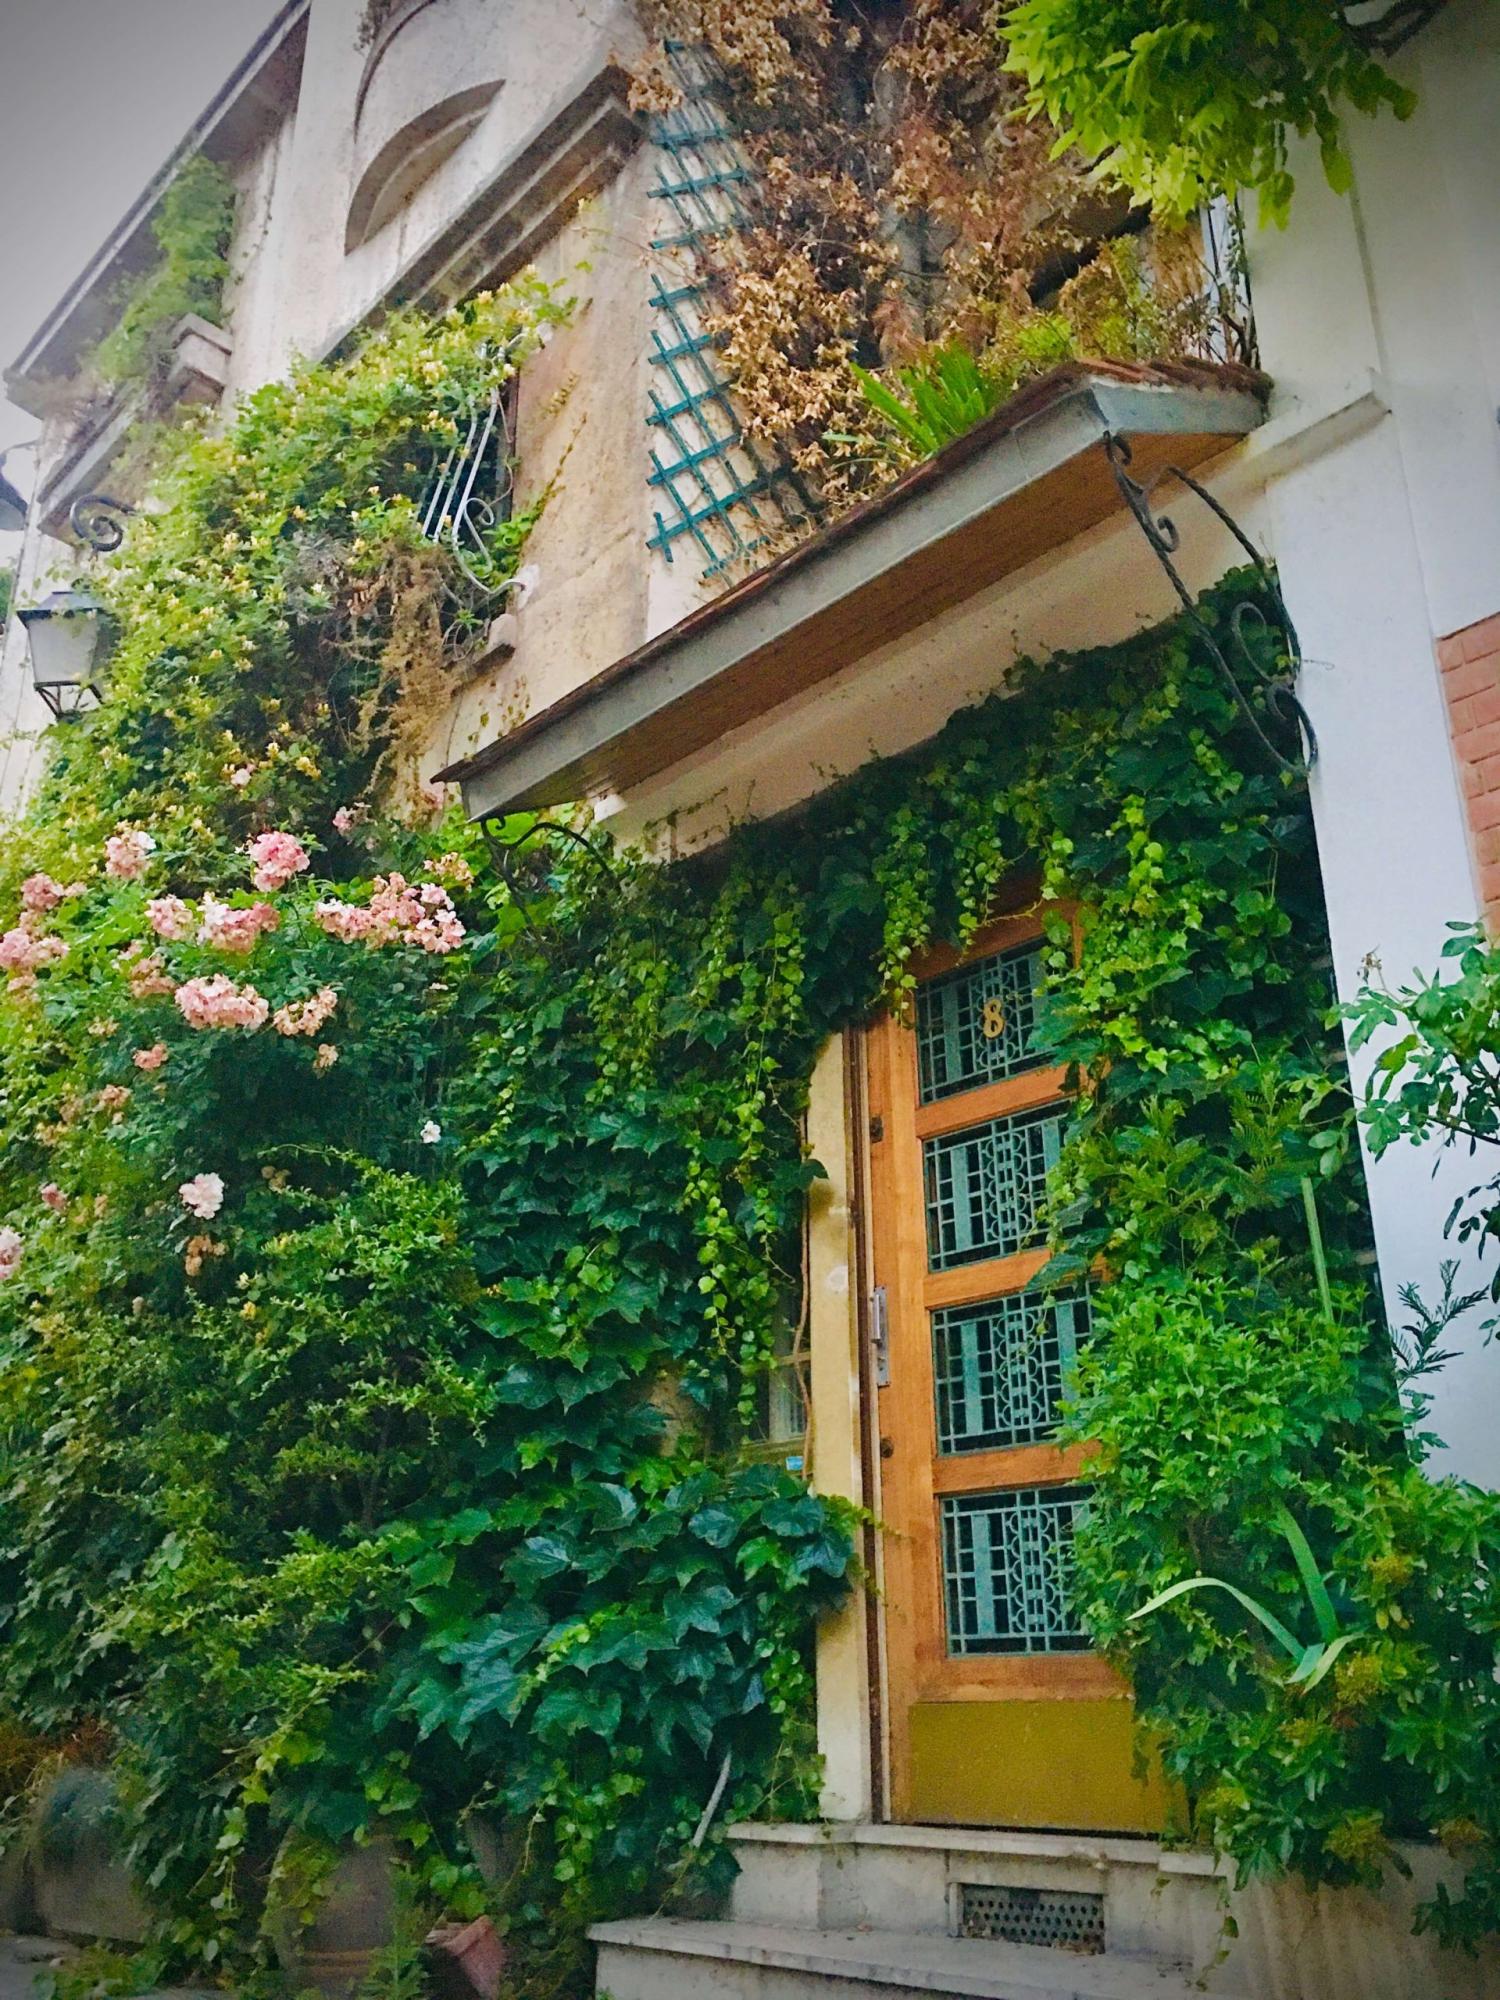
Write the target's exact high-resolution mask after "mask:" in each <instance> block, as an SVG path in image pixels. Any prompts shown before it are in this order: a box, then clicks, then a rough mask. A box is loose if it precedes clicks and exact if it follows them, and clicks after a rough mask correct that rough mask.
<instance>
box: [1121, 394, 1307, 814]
mask: <svg viewBox="0 0 1500 2000" xmlns="http://www.w3.org/2000/svg"><path fill="white" fill-rule="evenodd" d="M1104 449H1105V452H1106V454H1107V455H1108V458H1109V463H1110V469H1111V470H1112V471H1113V473H1114V475H1115V484H1116V485H1117V486H1118V487H1119V489H1120V493H1121V495H1122V497H1123V498H1124V501H1125V504H1126V506H1127V507H1128V508H1129V509H1130V511H1131V513H1132V514H1133V515H1134V516H1135V519H1136V523H1137V525H1138V526H1139V528H1140V530H1141V533H1142V534H1143V535H1144V536H1145V537H1146V540H1147V541H1148V542H1149V543H1150V545H1151V549H1152V552H1153V554H1154V555H1155V557H1156V559H1157V561H1158V562H1159V563H1160V564H1161V566H1162V568H1163V569H1164V570H1165V571H1166V573H1167V577H1168V579H1169V581H1170V582H1171V585H1172V588H1173V590H1174V591H1176V593H1177V597H1178V600H1179V601H1180V603H1181V605H1182V608H1183V611H1184V613H1185V614H1186V616H1187V618H1188V621H1189V623H1190V624H1191V625H1192V627H1193V629H1194V631H1195V632H1196V633H1197V634H1198V637H1199V638H1200V639H1201V640H1202V641H1203V644H1204V645H1205V646H1206V647H1207V649H1208V652H1209V655H1210V657H1211V658H1212V660H1213V662H1214V664H1215V666H1217V668H1218V669H1219V672H1220V673H1221V674H1222V675H1223V676H1224V681H1225V684H1226V686H1227V687H1228V688H1229V691H1230V693H1231V694H1232V695H1233V696H1234V699H1235V701H1236V703H1237V704H1238V706H1239V709H1240V712H1241V714H1242V715H1243V716H1244V718H1245V720H1246V722H1248V723H1249V725H1250V728H1251V730H1252V731H1253V733H1254V735H1255V738H1256V741H1257V742H1258V743H1259V744H1260V746H1261V748H1262V749H1263V750H1264V751H1265V753H1266V755H1267V757H1269V758H1270V760H1271V762H1272V763H1273V764H1274V765H1275V767H1276V769H1277V770H1278V771H1282V772H1284V773H1285V774H1286V775H1287V776H1288V777H1293V778H1299V779H1305V778H1306V776H1307V774H1308V772H1309V771H1310V770H1311V769H1312V767H1313V765H1314V764H1316V763H1317V761H1318V738H1317V732H1316V731H1315V730H1314V728H1313V726H1312V723H1311V721H1310V720H1309V718H1308V714H1307V711H1306V709H1305V708H1304V707H1303V706H1302V703H1301V702H1300V701H1299V700H1298V699H1297V695H1296V691H1295V690H1296V680H1297V675H1298V673H1299V671H1300V670H1301V666H1302V652H1301V648H1300V646H1299V645H1298V641H1297V631H1296V627H1295V626H1294V625H1293V624H1292V620H1291V614H1290V613H1289V612H1288V610H1287V608H1286V603H1285V600H1284V599H1283V597H1282V595H1281V586H1280V584H1279V583H1278V581H1277V579H1276V572H1275V571H1274V569H1272V567H1271V565H1270V564H1269V563H1268V562H1267V561H1266V558H1265V557H1264V556H1263V555H1262V554H1261V552H1260V550H1259V549H1258V548H1257V547H1256V546H1255V544H1254V542H1252V541H1251V540H1250V537H1249V536H1248V535H1247V534H1246V533H1245V531H1244V529H1243V528H1241V526H1240V525H1239V523H1238V521H1236V520H1235V518H1234V516H1233V515H1232V514H1231V513H1230V512H1229V511H1228V509H1227V508H1226V507H1223V506H1221V504H1220V503H1219V502H1218V501H1217V500H1216V499H1215V498H1214V496H1213V495H1212V493H1210V492H1209V491H1208V489H1207V487H1205V486H1202V485H1200V484H1199V482H1198V481H1197V480H1196V479H1194V478H1193V477H1192V475H1191V474H1190V473H1187V472H1184V471H1183V470H1182V468H1181V466H1178V465H1168V466H1164V467H1163V468H1162V470H1161V471H1160V472H1159V473H1158V474H1157V475H1156V477H1155V478H1154V479H1153V480H1152V481H1151V483H1150V484H1149V485H1143V484H1142V482H1141V481H1140V480H1139V479H1136V478H1135V477H1134V476H1133V475H1132V473H1131V471H1130V464H1131V450H1130V444H1129V441H1128V440H1127V439H1125V438H1123V437H1117V436H1115V435H1114V434H1113V433H1111V434H1110V435H1109V436H1107V437H1106V438H1105V440H1104ZM1163 479H1175V480H1177V481H1178V482H1179V483H1180V484H1181V485H1183V486H1185V487H1186V488H1187V489H1188V491H1189V492H1190V493H1193V494H1196V496H1197V497H1198V499H1200V500H1201V501H1202V502H1203V504H1204V506H1205V507H1207V508H1208V510H1209V511H1210V513H1212V514H1214V515H1215V516H1216V517H1217V519H1218V520H1219V521H1220V522H1221V523H1222V524H1223V526H1224V527H1226V528H1227V529H1228V530H1229V532H1230V534H1231V535H1233V537H1234V539H1235V540H1236V541H1237V542H1238V543H1239V545H1240V547H1241V548H1242V549H1243V550H1244V551H1245V554H1246V555H1247V556H1248V557H1249V559H1250V562H1251V564H1252V565H1253V567H1254V568H1255V570H1256V571H1257V572H1258V574H1259V575H1260V577H1261V579H1262V581H1263V582H1264V584H1265V588H1266V595H1267V596H1268V598H1269V599H1270V601H1271V603H1272V604H1273V605H1274V606H1275V609H1276V614H1277V616H1276V626H1277V628H1278V629H1279V632H1280V637H1281V641H1282V652H1283V654H1284V656H1285V659H1286V670H1285V672H1283V673H1279V674H1267V673H1266V671H1265V670H1264V668H1263V667H1262V666H1261V664H1260V662H1259V661H1258V660H1257V659H1256V657H1255V654H1254V652H1253V650H1252V649H1251V647H1250V644H1249V641H1248V640H1247V639H1246V636H1245V628H1246V626H1247V625H1250V624H1254V625H1258V626H1260V627H1261V629H1262V630H1265V631H1269V630H1271V629H1272V621H1271V619H1270V618H1268V617H1267V616H1266V613H1265V612H1264V611H1263V610H1262V608H1261V607H1260V605H1259V604H1256V603H1254V602H1252V601H1250V600H1248V599H1247V600H1246V602H1245V603H1243V604H1237V605H1236V606H1235V608H1234V610H1233V612H1232V613H1231V614H1230V620H1229V628H1230V632H1231V635H1232V638H1233V643H1234V647H1235V650H1236V651H1237V652H1238V655H1239V657H1240V660H1241V662H1242V663H1243V666H1242V671H1243V673H1244V676H1245V678H1244V680H1242V679H1241V677H1240V674H1238V673H1236V671H1235V668H1234V666H1233V665H1232V664H1231V661H1230V658H1229V655H1228V654H1227V653H1226V652H1225V650H1224V648H1223V646H1222V645H1221V644H1220V643H1219V640H1218V638H1217V637H1216V635H1215V634H1214V632H1213V630H1212V628H1211V627H1210V626H1209V625H1208V623H1207V622H1206V620H1205V619H1204V617H1203V615H1202V613H1201V612H1200V611H1199V609H1198V605H1197V600H1196V599H1195V598H1194V596H1193V594H1192V592H1191V591H1190V590H1189V589H1188V587H1187V585H1186V584H1185V583H1184V582H1183V580H1182V576H1181V574H1180V572H1179V571H1178V568H1177V565H1176V563H1175V562H1174V561H1173V557H1174V556H1175V555H1176V554H1177V552H1178V550H1179V548H1180V547H1181V545H1182V537H1181V536H1180V535H1179V534H1178V532H1177V524H1176V522H1175V521H1173V519H1172V517H1171V515H1170V514H1159V513H1157V512H1155V511H1154V507H1153V497H1154V494H1155V491H1156V488H1157V486H1158V485H1159V484H1160V483H1161V481H1162V480H1163ZM1247 685H1248V688H1249V692H1247V691H1246V688H1247ZM1263 718H1266V719H1269V720H1270V722H1271V723H1272V725H1273V727H1274V726H1275V725H1277V724H1280V725H1282V727H1283V729H1288V728H1289V730H1290V734H1291V736H1292V737H1293V739H1294V740H1295V744H1296V748H1295V751H1294V753H1293V754H1292V755H1291V756H1288V755H1286V753H1285V752H1284V751H1282V750H1280V749H1278V748H1277V746H1276V744H1275V743H1274V742H1273V741H1272V740H1271V737H1270V736H1269V735H1268V734H1267V731H1266V723H1265V720H1264V719H1263Z"/></svg>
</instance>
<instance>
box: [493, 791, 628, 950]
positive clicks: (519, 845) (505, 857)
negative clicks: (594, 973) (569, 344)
mask: <svg viewBox="0 0 1500 2000" xmlns="http://www.w3.org/2000/svg"><path fill="white" fill-rule="evenodd" d="M515 817H516V815H515V814H513V813H486V814H485V815H484V817H483V818H482V819H481V820H479V821H478V826H479V833H480V838H481V839H482V840H483V841H484V844H485V847H486V849H487V850H488V852H489V857H490V859H491V861H493V862H494V864H495V867H496V870H497V871H498V873H499V876H500V879H501V881H502V882H504V884H505V886H506V888H507V889H508V890H509V892H510V899H511V901H512V902H513V903H514V904H515V906H516V908H517V909H518V910H519V911H520V913H521V920H522V922H523V923H524V924H525V926H526V928H527V930H529V931H530V932H531V934H532V936H533V937H535V938H536V939H537V940H538V941H539V942H542V943H545V942H546V940H545V937H544V935H543V933H542V931H541V930H540V929H539V928H538V926H537V924H536V922H535V920H534V919H533V917H532V914H531V910H530V908H529V907H528V905H527V902H526V899H525V897H524V896H523V895H522V894H521V890H520V887H519V885H518V883H517V881H516V876H515V871H514V868H513V866H512V864H513V863H514V862H515V861H516V860H517V859H518V858H519V856H520V853H521V850H522V849H523V848H524V847H526V846H527V845H528V844H529V843H530V842H531V841H533V840H535V839H536V837H537V835H538V834H541V833H560V834H562V835H563V836H564V838H565V839H568V840H571V841H572V842H573V844H574V845H575V846H576V847H581V848H582V849H583V851H584V853H585V854H587V855H588V856H589V857H590V859H591V860H592V861H593V862H594V863H595V865H596V866H597V867H598V868H600V869H602V870H603V872H604V873H605V874H606V875H607V876H608V877H609V879H610V881H611V882H618V881H619V879H620V878H619V876H618V874H617V873H616V872H615V868H614V865H613V863H612V862H611V861H610V859H609V857H608V855H606V854H605V853H604V852H603V851H602V850H601V848H600V847H599V845H598V843H597V842H596V841H592V840H590V839H589V837H588V835H587V834H584V833H580V832H579V830H578V828H577V827H576V826H569V825H568V824H567V822H566V821H565V820H560V819H536V820H533V821H532V823H531V825H530V826H528V827H525V828H523V829H522V831H521V832H520V833H518V834H515V835H514V836H513V837H512V838H511V839H509V840H504V839H502V838H501V836H500V834H499V833H498V832H496V831H495V829H496V827H497V826H500V827H503V826H504V825H505V823H506V821H507V820H508V819H513V818H515Z"/></svg>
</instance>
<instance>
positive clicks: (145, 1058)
mask: <svg viewBox="0 0 1500 2000" xmlns="http://www.w3.org/2000/svg"><path fill="white" fill-rule="evenodd" d="M166 1059H167V1045H166V1043H165V1042H153V1043H152V1044H151V1046H150V1048H149V1049H137V1050H136V1052H135V1054H134V1055H133V1056H132V1057H131V1058H130V1060H131V1061H132V1062H133V1063H134V1064H135V1066H136V1068H137V1069H143V1070H145V1071H147V1072H148V1073H149V1072H150V1071H152V1070H157V1069H160V1068H161V1066H162V1064H163V1063H164V1062H165V1061H166Z"/></svg>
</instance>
